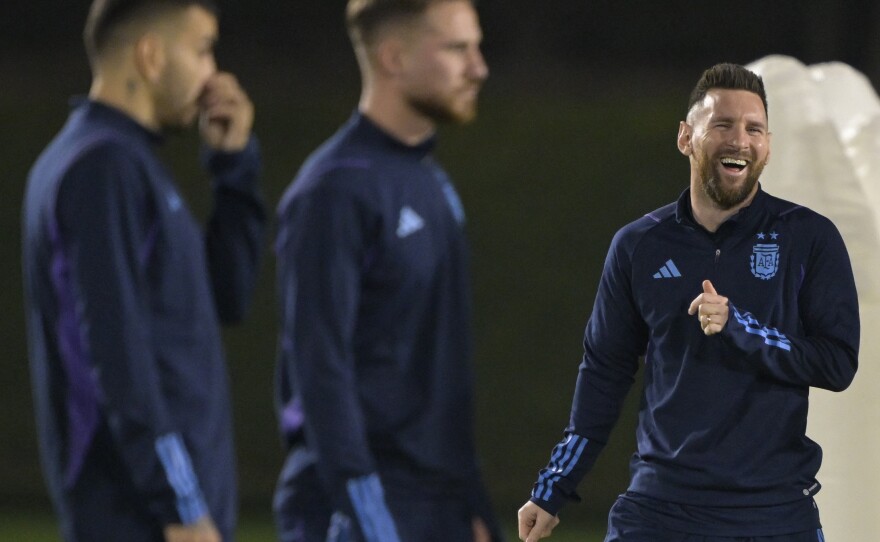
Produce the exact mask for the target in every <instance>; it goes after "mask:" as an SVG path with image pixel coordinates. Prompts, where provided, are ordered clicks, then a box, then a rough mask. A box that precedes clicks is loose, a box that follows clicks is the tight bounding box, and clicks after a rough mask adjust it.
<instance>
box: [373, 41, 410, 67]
mask: <svg viewBox="0 0 880 542" xmlns="http://www.w3.org/2000/svg"><path fill="white" fill-rule="evenodd" d="M374 55H375V62H376V69H377V71H378V72H379V73H382V74H385V75H389V76H392V77H393V76H396V75H397V74H399V73H401V72H402V71H403V69H404V66H405V64H406V48H405V47H404V43H403V41H402V40H400V39H399V38H395V37H390V38H386V39H383V40H382V41H380V42H379V43H378V44H377V45H376V49H375V51H374Z"/></svg>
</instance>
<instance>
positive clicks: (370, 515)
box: [346, 474, 400, 542]
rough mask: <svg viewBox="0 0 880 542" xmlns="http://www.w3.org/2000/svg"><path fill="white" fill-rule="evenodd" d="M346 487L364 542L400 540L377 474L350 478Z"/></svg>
mask: <svg viewBox="0 0 880 542" xmlns="http://www.w3.org/2000/svg"><path fill="white" fill-rule="evenodd" d="M346 489H347V490H348V497H349V499H351V504H352V507H353V508H354V512H355V515H356V516H357V519H358V522H359V523H360V525H361V532H362V533H363V535H364V539H365V541H366V542H400V537H399V536H398V535H397V528H396V527H395V526H394V520H393V519H392V517H391V512H389V511H388V506H387V505H386V504H385V494H384V492H383V491H382V482H381V481H379V475H378V474H369V475H367V476H361V477H360V478H352V479H351V480H349V481H348V482H347V483H346Z"/></svg>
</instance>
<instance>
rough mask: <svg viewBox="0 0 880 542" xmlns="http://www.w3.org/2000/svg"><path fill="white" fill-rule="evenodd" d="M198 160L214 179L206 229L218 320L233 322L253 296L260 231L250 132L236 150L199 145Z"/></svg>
mask: <svg viewBox="0 0 880 542" xmlns="http://www.w3.org/2000/svg"><path fill="white" fill-rule="evenodd" d="M202 162H203V163H204V165H205V168H206V169H207V170H208V171H209V173H210V174H211V176H212V177H213V179H214V210H213V213H212V215H211V218H210V219H209V221H208V229H207V234H206V238H207V239H206V245H207V254H208V265H209V268H210V273H211V282H212V285H213V290H214V299H215V300H216V304H217V312H218V315H219V317H220V320H221V321H222V322H224V323H236V322H238V321H240V320H241V319H242V318H243V317H244V313H245V311H246V309H247V307H248V305H249V304H250V301H251V298H252V296H253V291H254V286H255V284H256V281H257V274H258V272H259V266H260V260H261V255H262V252H263V247H264V240H265V235H266V211H265V207H264V204H263V199H262V196H261V195H260V190H259V186H258V184H257V181H258V178H259V176H260V153H259V147H258V144H257V141H256V138H255V137H253V136H252V137H251V139H250V141H249V142H248V145H247V147H245V148H244V149H243V150H242V151H240V152H236V153H224V152H216V151H209V150H204V151H203V154H202Z"/></svg>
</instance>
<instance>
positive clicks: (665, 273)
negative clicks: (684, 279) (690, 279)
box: [654, 260, 681, 279]
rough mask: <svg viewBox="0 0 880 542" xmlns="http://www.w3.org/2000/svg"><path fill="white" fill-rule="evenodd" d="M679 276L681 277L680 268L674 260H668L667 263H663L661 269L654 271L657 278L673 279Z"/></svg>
mask: <svg viewBox="0 0 880 542" xmlns="http://www.w3.org/2000/svg"><path fill="white" fill-rule="evenodd" d="M679 277H681V273H680V272H679V271H678V268H677V267H675V264H674V263H672V260H666V263H665V264H663V267H661V268H660V271H657V272H656V273H654V278H655V279H672V278H679Z"/></svg>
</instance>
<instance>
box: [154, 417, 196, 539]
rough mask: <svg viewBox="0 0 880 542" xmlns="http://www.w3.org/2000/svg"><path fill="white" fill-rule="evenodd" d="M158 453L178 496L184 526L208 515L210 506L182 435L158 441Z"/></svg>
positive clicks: (178, 508)
mask: <svg viewBox="0 0 880 542" xmlns="http://www.w3.org/2000/svg"><path fill="white" fill-rule="evenodd" d="M156 452H157V453H158V454H159V459H160V460H161V461H162V466H163V467H164V468H165V474H166V476H167V477H168V483H169V484H170V485H171V487H172V488H173V489H174V493H175V494H176V495H177V513H178V514H180V520H181V521H182V522H183V523H184V524H191V523H195V522H196V521H197V520H198V519H199V518H201V517H203V516H206V515H208V506H207V505H206V504H205V500H204V498H203V497H202V492H201V490H200V489H199V482H198V480H197V478H196V474H195V472H194V471H193V467H192V462H191V461H190V458H189V454H188V453H187V451H186V448H184V446H183V441H182V439H181V438H180V435H178V434H177V433H171V434H168V435H165V436H162V437H159V438H158V439H156Z"/></svg>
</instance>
